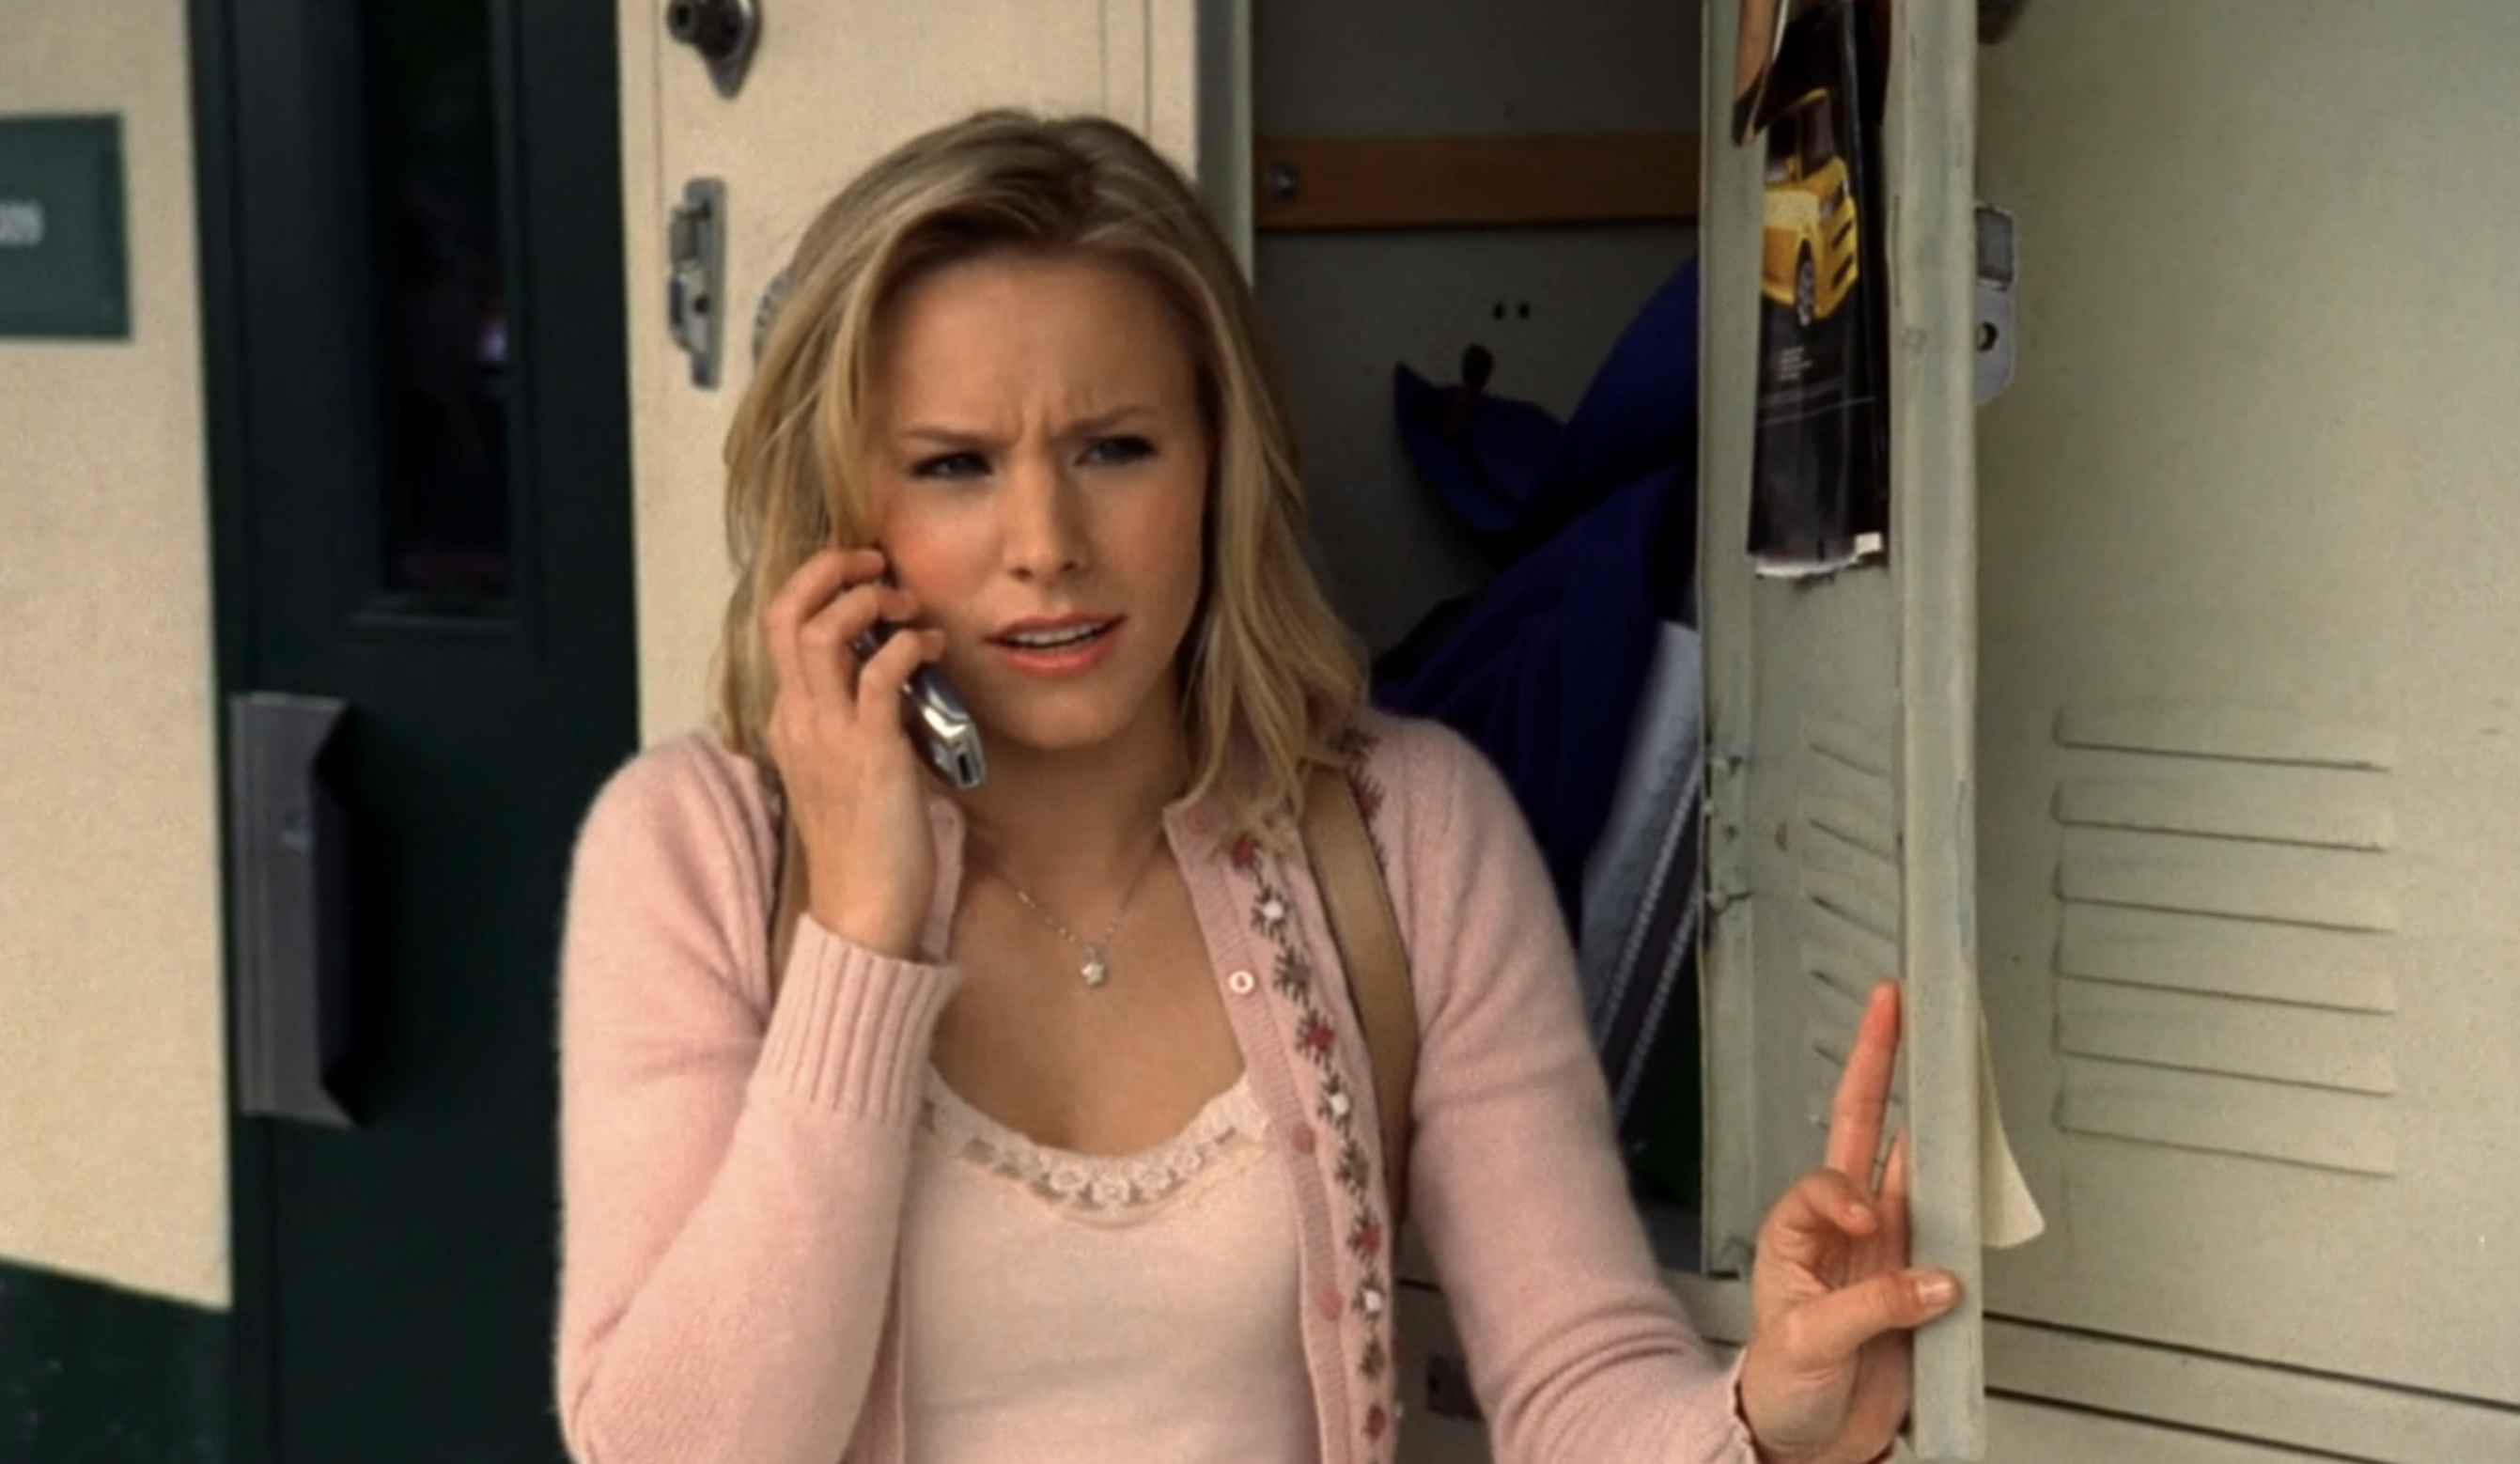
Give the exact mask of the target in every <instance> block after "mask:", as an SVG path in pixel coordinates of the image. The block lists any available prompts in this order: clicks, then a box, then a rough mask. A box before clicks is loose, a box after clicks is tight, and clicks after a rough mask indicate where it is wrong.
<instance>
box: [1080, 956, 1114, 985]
mask: <svg viewBox="0 0 2520 1464" xmlns="http://www.w3.org/2000/svg"><path fill="white" fill-rule="evenodd" d="M1076 974H1077V975H1079V976H1082V977H1084V978H1085V984H1087V985H1089V986H1099V985H1101V984H1103V983H1104V982H1107V981H1109V980H1110V979H1111V967H1110V966H1109V964H1108V963H1106V962H1105V961H1104V960H1103V959H1102V957H1101V956H1099V955H1095V956H1088V957H1086V958H1085V964H1084V965H1083V966H1081V967H1079V968H1078V969H1077V973H1076Z"/></svg>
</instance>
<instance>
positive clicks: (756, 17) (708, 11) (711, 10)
mask: <svg viewBox="0 0 2520 1464" xmlns="http://www.w3.org/2000/svg"><path fill="white" fill-rule="evenodd" d="M665 33H666V34H668V35H670V36H672V37H673V38H674V39H676V40H678V41H680V42H682V43H683V44H684V45H686V46H689V47H691V48H692V49H693V50H695V51H697V52H698V53H699V54H700V60H701V61H703V62H705V63H707V65H708V73H709V84H710V85H711V86H714V87H716V88H717V94H718V95H719V96H721V97H732V96H734V95H735V94H736V93H737V92H739V91H741V90H742V89H743V73H744V72H745V71H747V70H749V69H751V68H752V53H753V51H754V49H755V48H756V47H757V45H758V44H759V42H760V39H761V11H760V9H759V7H758V6H756V5H755V4H754V0H672V3H671V4H669V5H667V6H666V7H665Z"/></svg>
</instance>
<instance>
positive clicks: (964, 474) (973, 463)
mask: <svg viewBox="0 0 2520 1464" xmlns="http://www.w3.org/2000/svg"><path fill="white" fill-rule="evenodd" d="M988 471H989V463H988V459H986V458H984V457H982V456H980V455H979V454H978V453H976V452H949V453H946V454H944V455H943V456H941V457H932V458H922V459H920V460H919V461H918V462H916V463H913V464H912V465H911V467H910V476H911V477H913V478H937V479H961V478H977V477H979V476H980V475H982V474H984V473H986V472H988Z"/></svg>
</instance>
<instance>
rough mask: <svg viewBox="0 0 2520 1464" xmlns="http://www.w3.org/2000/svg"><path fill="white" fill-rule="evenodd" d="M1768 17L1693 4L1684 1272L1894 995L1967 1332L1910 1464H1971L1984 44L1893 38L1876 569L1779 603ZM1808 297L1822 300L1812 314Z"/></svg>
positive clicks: (1946, 1364)
mask: <svg viewBox="0 0 2520 1464" xmlns="http://www.w3.org/2000/svg"><path fill="white" fill-rule="evenodd" d="M1765 3H1767V0H1748V3H1747V4H1745V3H1742V0H1713V3H1711V4H1710V5H1709V7H1708V15H1707V30H1706V50H1705V56H1706V87H1705V96H1706V98H1707V104H1706V124H1705V127H1704V135H1705V137H1706V143H1705V149H1706V156H1705V171H1704V177H1705V190H1706V195H1705V205H1704V234H1703V246H1702V248H1703V255H1702V261H1701V268H1702V270H1703V280H1704V289H1705V305H1704V312H1703V316H1702V319H1703V322H1704V323H1703V327H1702V329H1703V332H1704V338H1703V359H1704V370H1703V377H1702V380H1703V384H1704V385H1703V390H1704V393H1705V394H1704V399H1703V403H1702V406H1703V421H1704V433H1703V437H1702V444H1703V445H1702V448H1701V451H1702V454H1703V458H1702V469H1703V473H1702V479H1701V481H1702V483H1703V490H1702V497H1703V502H1704V505H1705V507H1704V510H1703V513H1704V525H1703V532H1702V533H1701V536H1700V543H1701V545H1702V546H1703V548H1702V550H1701V553H1702V555H1703V557H1704V561H1705V563H1704V567H1703V571H1702V577H1701V581H1700V582H1701V585H1702V592H1701V617H1702V620H1703V625H1704V631H1705V647H1706V657H1707V662H1706V665H1707V669H1706V695H1707V737H1708V748H1707V756H1708V803H1707V807H1708V814H1709V820H1708V821H1709V833H1708V849H1707V869H1708V880H1709V919H1708V925H1707V934H1706V942H1707V946H1706V961H1705V966H1704V1003H1705V1031H1706V1062H1707V1067H1706V1072H1707V1077H1706V1097H1707V1146H1708V1147H1707V1172H1706V1194H1707V1215H1706V1249H1707V1254H1706V1257H1705V1260H1706V1262H1707V1265H1708V1267H1709V1269H1710V1270H1712V1271H1716V1272H1719V1273H1720V1272H1735V1273H1739V1272H1746V1271H1747V1269H1748V1267H1749V1263H1750V1259H1751V1251H1752V1247H1753V1244H1754V1242H1755V1239H1756V1236H1757V1233H1758V1226H1759V1222H1760V1219H1761V1217H1762V1216H1763V1215H1764V1213H1765V1212H1766V1211H1767V1208H1768V1207H1769V1206H1770V1205H1771V1204H1773V1203H1774V1201H1775V1200H1776V1198H1777V1197H1778V1195H1779V1194H1781V1193H1782V1192H1783V1191H1784V1190H1785V1189H1786V1188H1787V1186H1788V1185H1789V1184H1790V1183H1791V1182H1792V1181H1793V1179H1794V1178H1795V1176H1796V1175H1798V1174H1800V1173H1801V1172H1802V1171H1804V1170H1806V1169H1808V1168H1810V1167H1814V1166H1815V1165H1817V1164H1819V1163H1820V1162H1821V1159H1822V1153H1823V1138H1824V1135H1825V1128H1826V1122H1827V1114H1828V1107H1829V1099H1830V1096H1831V1093H1832V1091H1833V1089H1834V1085H1835V1082H1836V1078H1837V1075H1838V1073H1839V1070H1840V1068H1841V1066H1842V1063H1843V1060H1844V1058H1845V1055H1846V1052H1847V1048H1848V1046H1849V1044H1850V1042H1851V1040H1852V1037H1853V1034H1854V1031H1855V1029H1856V1024H1857V1018H1858V1015H1859V1013H1860V1011H1861V1009H1862V1003H1863V1000H1864V998H1865V995H1866V993H1867V992H1868V990H1869V989H1870V988H1871V986H1872V985H1873V984H1875V983H1877V982H1879V981H1882V980H1884V979H1887V978H1892V977H1896V978H1899V979H1901V980H1902V982H1903V984H1904V990H1905V997H1906V1002H1905V1008H1906V1022H1905V1042H1904V1059H1903V1063H1902V1076H1901V1080H1900V1084H1899V1087H1898V1089H1897V1091H1896V1093H1895V1094H1894V1102H1895V1103H1896V1105H1897V1111H1894V1114H1893V1121H1894V1123H1896V1122H1904V1123H1905V1125H1906V1127H1907V1129H1908V1132H1909V1135H1910V1148H1911V1173H1912V1182H1913V1202H1912V1203H1913V1216H1914V1255H1915V1258H1916V1260H1917V1262H1918V1263H1920V1264H1933V1265H1940V1266H1945V1267H1948V1268H1950V1269H1951V1270H1952V1271H1953V1272H1955V1273H1956V1274H1958V1276H1959V1277H1960V1278H1961V1283H1962V1285H1963V1287H1964V1289H1965V1299H1964V1301H1963V1303H1962V1306H1961V1309H1960V1310H1959V1311H1958V1312H1957V1313H1955V1314H1954V1315H1953V1316H1951V1317H1949V1318H1947V1319H1945V1320H1943V1321H1941V1322H1938V1323H1937V1324H1935V1325H1934V1326H1932V1327H1929V1328H1927V1329H1925V1330H1924V1331H1923V1332H1922V1333H1920V1334H1919V1335H1918V1339H1917V1347H1916V1353H1915V1358H1916V1362H1915V1387H1916V1395H1915V1412H1914V1421H1913V1436H1912V1443H1913V1449H1914V1452H1915V1453H1916V1455H1917V1456H1918V1457H1920V1458H1924V1459H1929V1460H1966V1459H1976V1458H1980V1457H1982V1456H1983V1454H1984V1452H1985V1426H1984V1407H1985V1399H1984V1384H1983V1377H1984V1368H1983V1358H1982V1353H1981V1331H1980V1318H1981V1313H1980V1310H1979V1302H1978V1298H1979V1285H1978V1283H1979V1276H1980V1265H1979V1248H1980V1235H1981V1229H1980V1208H1981V1207H1980V1198H1979V1196H1980V1190H1979V1185H1980V1170H1981V1165H1980V1147H1979V1145H1980V1140H1979V1086H1978V1079H1979V1063H1980V1060H1981V1058H1980V1053H1981V1046H1980V1036H1979V1007H1978V988H1977V973H1976V941H1975V935H1974V924H1975V913H1974V908H1973V900H1974V890H1975V883H1976V875H1975V868H1974V857H1973V842H1974V809H1973V795H1972V781H1973V768H1972V763H1973V756H1974V754H1973V746H1972V731H1973V722H1974V717H1975V701H1976V686H1975V670H1976V618H1975V617H1976V608H1975V600H1976V561H1975V549H1974V539H1975V531H1976V529H1975V506H1974V498H1975V467H1974V457H1973V441H1974V433H1975V424H1974V420H1973V418H1974V405H1973V386H1972V342H1973V335H1974V331H1973V299H1972V295H1973V281H1974V278H1975V258H1974V247H1973V228H1974V224H1973V212H1974V209H1973V202H1974V201H1973V177H1972V173H1973V160H1974V156H1975V137H1974V130H1973V125H1974V124H1973V112H1974V103H1975V98H1974V88H1975V62H1976V54H1975V48H1976V35H1975V28H1974V23H1975V16H1974V12H1973V8H1972V7H1970V6H1966V5H1954V4H1944V3H1925V0H1893V3H1892V4H1891V5H1890V7H1889V12H1888V23H1887V37H1888V41H1889V45H1888V59H1887V63H1886V87H1885V88H1884V91H1885V95H1886V115H1885V116H1884V118H1883V122H1882V126H1881V130H1880V136H1879V144H1880V146H1879V158H1880V162H1881V166H1880V170H1879V183H1878V186H1877V190H1876V191H1875V192H1874V193H1873V194H1871V195H1870V196H1869V197H1870V198H1873V199H1877V200H1878V201H1879V202H1880V203H1881V204H1883V205H1886V206H1884V207H1879V208H1875V209H1871V210H1869V211H1872V212H1878V213H1880V214H1882V215H1884V217H1883V218H1882V219H1881V220H1879V221H1878V222H1877V223H1876V221H1875V220H1873V219H1871V218H1864V219H1862V220H1861V221H1860V223H1859V227H1881V226H1886V233H1885V236H1884V240H1885V244H1886V248H1885V249H1883V250H1882V251H1881V252H1878V253H1875V254H1873V255H1871V257H1872V258H1875V259H1884V258H1886V263H1887V271H1886V273H1887V278H1886V280H1885V281H1882V282H1881V283H1886V284H1887V286H1888V294H1887V300H1886V309H1885V310H1884V311H1883V313H1882V315H1881V316H1880V317H1879V323H1880V324H1881V325H1882V326H1884V327H1886V331H1885V334H1884V335H1883V337H1882V338H1881V339H1884V340H1886V341H1887V342H1888V348H1887V361H1888V370H1887V383H1888V389H1889V393H1890V395H1889V408H1888V453H1887V469H1888V481H1889V509H1888V514H1887V520H1886V524H1883V525H1881V527H1883V528H1885V529H1886V539H1887V542H1886V552H1884V553H1880V554H1877V555H1871V556H1867V557H1862V558H1859V559H1858V560H1857V561H1856V562H1854V563H1852V564H1848V565H1845V566H1844V567H1842V568H1838V569H1835V570H1832V571H1826V572H1813V573H1805V574H1801V575H1798V576H1793V577H1780V576H1777V575H1774V574H1763V573H1761V572H1758V570H1757V568H1756V567H1754V565H1753V562H1752V560H1751V557H1750V555H1749V553H1748V545H1749V542H1750V534H1751V520H1752V507H1751V502H1752V496H1753V494H1752V484H1753V481H1754V477H1755V476H1756V474H1757V472H1758V463H1757V452H1758V448H1757V438H1758V430H1757V428H1756V426H1755V423H1756V420H1757V416H1758V400H1759V394H1760V391H1761V376H1762V365H1761V363H1762V339H1763V338H1762V331H1763V328H1764V329H1767V330H1771V331H1773V330H1776V329H1778V327H1777V325H1776V324H1775V322H1774V316H1775V313H1776V312H1781V314H1782V318H1783V319H1785V320H1786V321H1788V322H1790V321H1793V320H1795V319H1796V318H1797V317H1799V318H1800V319H1801V320H1802V321H1803V322H1804V324H1805V326H1806V328H1807V327H1808V324H1809V322H1810V320H1811V319H1812V318H1813V314H1814V312H1813V310H1812V308H1811V307H1812V298H1811V293H1810V291H1809V289H1808V288H1807V286H1806V288H1804V289H1802V290H1801V291H1799V292H1798V291H1797V290H1796V289H1795V288H1794V286H1795V285H1796V284H1797V279H1796V274H1797V271H1796V270H1795V269H1794V268H1793V267H1791V266H1792V265H1793V264H1794V263H1795V262H1796V260H1797V250H1798V247H1797V246H1795V245H1794V244H1793V243H1791V241H1787V242H1786V243H1785V244H1784V245H1783V247H1782V248H1781V249H1780V248H1779V246H1778V240H1777V239H1776V237H1775V236H1776V235H1777V233H1778V231H1779V230H1780V229H1781V228H1785V227H1789V226H1790V221H1789V220H1788V221H1786V222H1780V219H1784V218H1785V215H1784V214H1782V213H1780V211H1779V208H1780V206H1779V205H1778V199H1777V192H1776V191H1774V190H1771V189H1770V187H1769V184H1770V183H1771V182H1778V183H1779V184H1780V185H1781V184H1783V183H1790V182H1799V181H1801V180H1802V179H1803V178H1804V177H1805V176H1806V174H1809V175H1810V176H1814V177H1817V176H1818V175H1819V169H1820V167H1821V166H1822V162H1821V161H1817V160H1815V159H1814V157H1813V156H1812V155H1811V154H1810V153H1809V152H1806V153H1805V154H1803V155H1802V156H1799V157H1797V156H1795V155H1794V153H1793V145H1792V144H1785V145H1782V146H1781V148H1779V149H1778V150H1775V151H1772V148H1771V146H1770V144H1769V142H1767V141H1764V140H1754V141H1752V142H1751V143H1749V144H1748V145H1746V146H1744V145H1737V144H1736V143H1735V142H1734V140H1733V139H1734V131H1733V126H1734V118H1733V110H1734V100H1735V96H1736V91H1737V87H1736V80H1737V73H1736V65H1737V62H1736V58H1737V55H1738V51H1739V42H1740V36H1741V33H1742V29H1743V26H1744V21H1745V17H1746V18H1747V20H1748V21H1749V23H1750V26H1751V27H1752V28H1753V30H1754V31H1755V29H1756V27H1757V26H1758V25H1759V23H1760V18H1759V16H1758V15H1757V14H1756V11H1757V7H1759V6H1760V5H1763V4H1765ZM1803 8H1804V7H1797V9H1798V10H1799V9H1803ZM1874 13H1875V14H1877V12H1874ZM1755 43H1756V42H1755V41H1754V44H1755ZM1792 85H1793V86H1795V87H1799V86H1800V85H1801V83H1800V82H1795V83H1792ZM1792 105H1794V104H1793V103H1792V102H1791V99H1790V98H1788V99H1786V106H1787V107H1790V106H1792ZM1831 161H1833V160H1831ZM1861 196H1863V195H1861V194H1860V192H1859V197H1861ZM1840 197H1841V198H1843V195H1841V196H1840ZM1788 202H1790V201H1788ZM1837 206H1843V205H1842V204H1840V205H1837ZM1819 216H1820V217H1821V218H1822V219H1823V220H1826V219H1828V218H1829V217H1830V216H1831V215H1830V213H1829V212H1826V211H1823V212H1822V213H1821V214H1820V215H1819ZM1763 220H1764V221H1765V222H1764V225H1763V223H1762V221H1763ZM1763 236H1765V237H1764V238H1763ZM1780 257H1781V258H1782V259H1783V260H1784V261H1785V264H1784V265H1783V266H1780V265H1779V264H1778V259H1779V258H1780ZM1802 257H1804V258H1808V255H1803V256H1802ZM1808 278H1809V275H1808V273H1807V272H1804V273H1803V275H1802V279H1803V280H1804V281H1807V280H1808ZM1779 282H1781V283H1779ZM1763 288H1764V289H1765V291H1766V292H1767V293H1766V296H1765V298H1764V300H1763ZM1826 298H1827V296H1826V285H1825V283H1824V284H1823V303H1822V305H1821V308H1820V312H1819V313H1822V314H1825V312H1826V311H1827V309H1828V308H1829V306H1828V304H1827V303H1826V302H1825V301H1826ZM1763 312H1770V313H1771V319H1770V321H1769V322H1768V323H1767V324H1766V325H1765V326H1764V327H1763V321H1762V315H1763ZM1841 313H1844V312H1841ZM1876 481H1877V479H1876Z"/></svg>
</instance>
